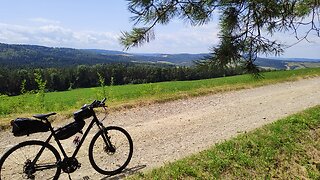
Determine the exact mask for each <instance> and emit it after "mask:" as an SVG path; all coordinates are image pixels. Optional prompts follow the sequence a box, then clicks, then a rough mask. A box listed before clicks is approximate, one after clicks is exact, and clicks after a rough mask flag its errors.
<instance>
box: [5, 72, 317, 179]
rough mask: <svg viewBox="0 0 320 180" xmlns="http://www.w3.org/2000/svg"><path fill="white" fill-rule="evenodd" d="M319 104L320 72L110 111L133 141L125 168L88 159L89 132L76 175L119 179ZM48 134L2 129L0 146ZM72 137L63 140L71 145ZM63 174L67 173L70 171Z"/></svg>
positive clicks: (79, 177) (69, 146) (42, 137)
mask: <svg viewBox="0 0 320 180" xmlns="http://www.w3.org/2000/svg"><path fill="white" fill-rule="evenodd" d="M318 104H320V78H319V77H318V78H313V79H307V80H300V81H297V82H288V83H283V84H275V85H270V86H264V87H259V88H254V89H247V90H241V91H234V92H228V93H222V94H215V95H209V96H203V97H196V98H192V99H187V100H178V101H174V102H168V103H164V104H154V105H150V106H148V107H141V108H135V109H130V110H125V111H121V112H116V113H113V114H110V115H109V116H108V119H107V120H106V121H105V124H107V123H108V122H110V121H112V122H111V124H113V125H118V126H121V127H124V128H125V129H126V130H127V131H128V132H129V133H130V134H131V136H132V138H133V142H134V154H133V158H132V160H131V162H130V164H129V166H128V169H127V171H126V173H124V174H121V175H118V176H114V177H106V176H102V175H100V174H98V173H97V172H96V171H95V170H94V169H93V168H92V167H91V165H90V164H89V160H88V156H87V153H88V150H87V149H88V144H89V142H90V139H91V138H90V137H92V136H93V135H94V133H95V130H94V131H91V132H92V133H91V134H89V138H88V139H87V140H86V141H85V144H84V146H83V147H82V149H80V154H79V155H78V157H79V158H78V160H79V162H80V163H81V164H82V167H81V168H80V169H79V170H78V171H76V172H75V173H73V174H71V177H72V179H109V178H111V179H118V178H122V177H124V176H126V175H128V174H130V173H134V172H135V171H137V170H142V171H143V170H147V169H150V168H152V167H157V166H161V165H163V164H164V163H166V162H170V161H174V160H175V159H179V158H182V157H185V156H187V155H190V154H192V153H195V152H199V151H201V150H204V149H206V148H208V147H210V146H211V145H213V144H215V143H217V142H219V141H222V140H224V139H227V138H230V137H233V136H236V135H237V134H239V133H242V132H244V131H250V130H252V129H255V128H257V127H260V126H262V125H264V124H267V123H270V122H273V121H275V120H277V119H279V118H282V117H285V116H287V115H289V114H293V113H295V112H298V111H301V110H304V109H306V108H308V107H312V106H315V105H318ZM45 137H47V134H34V135H31V136H30V137H28V138H26V137H22V138H13V136H12V135H11V133H10V132H1V133H0V145H1V146H0V152H1V153H2V152H4V151H5V149H8V148H9V147H10V146H12V145H14V144H16V143H18V142H21V141H23V140H26V139H35V138H37V139H44V138H45ZM71 141H72V138H71V140H65V141H64V144H65V145H66V146H68V151H70V152H71V151H72V150H73V147H72V145H71V144H72V143H71ZM61 179H67V175H66V174H62V175H61Z"/></svg>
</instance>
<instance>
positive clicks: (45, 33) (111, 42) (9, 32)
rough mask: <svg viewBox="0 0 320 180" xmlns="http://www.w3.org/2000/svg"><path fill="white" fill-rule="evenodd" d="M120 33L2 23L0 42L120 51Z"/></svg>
mask: <svg viewBox="0 0 320 180" xmlns="http://www.w3.org/2000/svg"><path fill="white" fill-rule="evenodd" d="M119 34H120V33H113V32H95V31H84V30H72V29H69V28H65V27H63V26H61V25H58V24H43V25H40V26H21V25H14V24H5V23H0V42H3V43H18V44H38V45H45V46H53V47H73V48H103V49H120V45H119V44H118V41H117V38H118V36H119Z"/></svg>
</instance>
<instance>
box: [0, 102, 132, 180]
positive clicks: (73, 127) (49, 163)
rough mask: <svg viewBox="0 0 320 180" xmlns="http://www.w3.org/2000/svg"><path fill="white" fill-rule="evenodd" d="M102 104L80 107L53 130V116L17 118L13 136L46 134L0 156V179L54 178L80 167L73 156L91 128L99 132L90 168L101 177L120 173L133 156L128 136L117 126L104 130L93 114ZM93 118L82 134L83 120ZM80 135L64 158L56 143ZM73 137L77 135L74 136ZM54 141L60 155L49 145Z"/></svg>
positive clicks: (40, 115) (13, 124) (103, 105)
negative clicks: (71, 120)
mask: <svg viewBox="0 0 320 180" xmlns="http://www.w3.org/2000/svg"><path fill="white" fill-rule="evenodd" d="M105 100H106V99H105V98H104V99H103V100H102V101H98V100H95V101H93V102H92V103H91V104H90V105H84V106H83V107H82V108H81V110H79V111H77V112H75V113H74V119H75V121H74V122H72V123H70V124H68V125H66V126H64V127H61V128H58V129H56V130H54V129H53V127H52V126H51V123H50V122H49V120H48V117H50V116H52V115H55V114H56V113H49V114H39V115H34V116H33V117H35V118H37V119H28V118H17V119H16V120H14V121H11V125H12V127H13V129H12V132H13V134H14V136H23V135H29V134H32V133H37V132H46V131H50V132H51V133H50V135H49V137H48V138H47V140H46V141H38V140H30V141H24V142H21V143H19V144H17V145H15V146H13V147H12V148H10V149H9V150H8V151H7V152H5V153H4V154H3V156H2V157H1V159H0V180H5V179H58V178H59V176H60V174H61V170H62V171H63V172H65V173H68V174H69V178H70V173H73V172H74V171H76V170H77V169H78V168H80V167H81V164H80V163H79V162H78V160H77V158H76V156H77V153H78V152H79V150H80V148H81V146H82V144H83V142H84V140H85V138H86V137H87V135H88V133H89V131H90V130H91V128H92V127H93V126H94V125H96V126H97V127H98V129H99V131H98V132H97V133H96V134H95V135H94V136H93V138H92V140H91V142H90V145H89V161H90V163H91V165H92V167H93V168H94V169H95V170H96V171H98V172H99V173H101V174H105V175H115V174H118V173H120V172H121V171H122V170H123V169H124V168H125V167H126V166H127V165H128V164H129V162H130V160H131V157H132V153H133V142H132V139H131V137H130V135H129V133H128V132H127V131H126V130H124V129H123V128H121V127H117V126H107V127H105V126H104V125H103V124H102V121H100V120H99V119H98V118H97V116H96V113H95V111H94V109H95V108H98V107H103V108H106V106H105ZM89 117H93V118H92V120H91V122H90V124H89V125H88V127H87V129H86V130H85V132H84V133H82V128H83V127H84V125H85V121H84V120H85V119H86V118H89ZM78 132H80V133H82V134H83V136H82V138H81V139H80V138H75V140H74V142H75V143H76V144H77V146H76V148H75V150H74V152H73V154H72V156H68V155H67V154H66V151H65V150H64V148H63V146H62V144H61V143H60V140H64V139H68V138H69V137H71V136H73V135H75V134H76V133H78ZM76 137H77V136H76ZM52 138H53V139H54V141H56V143H57V145H58V148H59V149H60V152H61V153H62V155H63V158H61V156H60V154H59V152H58V151H57V149H56V148H55V147H53V146H52V145H51V144H50V143H49V142H50V140H51V139H52Z"/></svg>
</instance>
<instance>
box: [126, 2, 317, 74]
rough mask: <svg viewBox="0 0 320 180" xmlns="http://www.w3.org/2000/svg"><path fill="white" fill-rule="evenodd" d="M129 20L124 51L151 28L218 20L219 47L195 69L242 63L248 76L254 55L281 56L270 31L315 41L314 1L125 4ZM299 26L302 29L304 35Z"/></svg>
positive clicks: (150, 32)
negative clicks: (311, 36) (173, 22)
mask: <svg viewBox="0 0 320 180" xmlns="http://www.w3.org/2000/svg"><path fill="white" fill-rule="evenodd" d="M128 1H129V4H128V8H129V11H130V12H131V13H133V14H134V16H133V17H132V18H131V20H132V21H134V22H135V25H138V24H144V25H146V27H140V28H136V27H135V28H133V29H132V31H131V32H123V33H122V37H121V38H120V42H121V44H122V45H123V46H124V47H125V49H129V48H131V47H135V46H140V45H142V44H143V43H146V42H149V41H150V40H152V39H154V37H155V35H154V32H153V29H154V27H155V26H156V25H157V24H168V23H169V22H170V21H171V20H172V19H174V18H180V19H181V20H184V21H186V22H188V23H190V24H191V25H194V26H197V25H203V24H206V23H208V22H210V21H211V20H212V17H213V16H219V25H220V27H221V31H220V33H219V38H220V43H219V44H218V45H217V46H216V47H213V48H212V49H211V51H212V52H211V55H210V56H209V57H208V59H207V60H205V61H201V62H199V64H200V65H210V66H215V67H220V68H227V67H230V66H235V65H239V64H242V65H244V67H245V68H246V69H247V70H248V71H249V72H252V73H257V72H258V69H257V67H256V65H255V64H254V61H255V59H256V58H257V55H258V54H266V55H268V54H274V55H280V54H281V53H283V51H284V48H285V47H286V45H284V44H281V43H280V42H278V41H276V40H271V37H272V36H273V35H274V33H276V32H288V31H293V32H294V34H295V37H296V38H297V42H299V41H302V40H304V39H305V40H307V37H308V35H309V34H310V33H313V32H315V33H316V35H317V36H318V37H320V15H319V11H320V8H319V7H320V1H319V0H128ZM301 27H304V28H305V27H307V28H308V30H307V31H306V32H304V33H301V32H299V29H300V28H301Z"/></svg>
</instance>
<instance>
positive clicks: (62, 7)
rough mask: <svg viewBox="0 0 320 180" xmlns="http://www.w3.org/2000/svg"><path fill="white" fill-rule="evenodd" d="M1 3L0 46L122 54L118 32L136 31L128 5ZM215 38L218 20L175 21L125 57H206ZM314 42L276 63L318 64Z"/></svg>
mask: <svg viewBox="0 0 320 180" xmlns="http://www.w3.org/2000/svg"><path fill="white" fill-rule="evenodd" d="M0 2H2V7H3V8H2V11H1V12H0V17H2V18H0V42H1V43H7V44H28V45H39V46H47V47H59V48H64V47H65V48H74V49H102V50H114V51H123V47H121V46H120V44H119V41H118V38H119V36H120V35H121V32H122V31H130V30H131V28H132V27H133V25H134V23H133V22H130V17H131V16H132V14H130V13H129V11H128V10H127V1H112V2H106V1H103V0H94V1H90V2H88V1H83V0H77V1H74V0H73V1H72V0H71V1H63V0H55V1H49V2H48V1H46V2H43V1H41V0H33V1H32V2H29V1H28V2H26V1H23V0H11V1H3V0H0ZM16 12H19V13H16ZM301 31H302V32H303V31H304V29H301ZM218 33H219V26H218V17H214V18H213V20H212V21H211V22H210V23H208V24H205V25H202V26H191V25H188V24H186V23H184V22H182V21H181V20H179V19H174V20H172V21H171V22H170V23H169V24H168V25H165V26H156V28H155V34H156V39H155V40H153V41H151V42H150V43H147V44H145V45H143V46H141V47H138V48H132V49H130V50H129V51H125V52H127V53H142V54H144V53H160V54H184V53H188V54H199V53H209V48H210V47H213V46H215V45H217V43H218V42H219V39H218ZM315 37H316V36H315V35H311V36H310V38H309V40H310V41H311V43H310V42H307V41H303V42H300V43H299V44H297V45H295V46H293V47H291V48H289V49H286V52H285V53H284V54H283V55H282V56H280V58H310V59H314V58H320V51H319V49H320V38H319V37H316V38H315ZM272 39H277V40H279V41H280V42H284V43H286V44H287V45H291V44H294V43H295V42H296V41H297V40H296V39H295V38H294V35H293V34H291V33H290V32H287V33H276V34H275V35H274V36H273V38H272ZM260 57H266V56H260ZM273 57H274V56H267V57H266V58H273ZM276 58H278V57H276Z"/></svg>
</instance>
